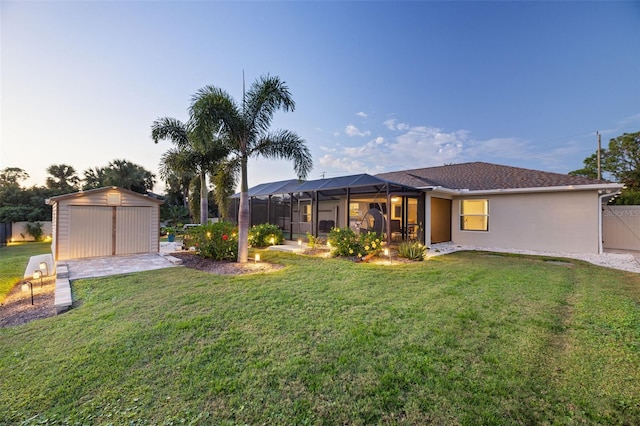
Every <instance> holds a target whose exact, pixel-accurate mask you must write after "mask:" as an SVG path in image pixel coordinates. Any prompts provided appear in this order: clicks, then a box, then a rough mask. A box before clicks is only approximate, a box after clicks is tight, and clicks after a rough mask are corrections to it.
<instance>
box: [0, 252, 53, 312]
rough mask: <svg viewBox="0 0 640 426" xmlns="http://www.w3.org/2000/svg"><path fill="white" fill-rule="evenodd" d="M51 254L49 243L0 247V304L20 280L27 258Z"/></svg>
mask: <svg viewBox="0 0 640 426" xmlns="http://www.w3.org/2000/svg"><path fill="white" fill-rule="evenodd" d="M49 252H51V241H49V242H45V243H11V244H9V245H8V246H5V247H0V303H2V302H4V300H5V298H6V297H7V294H9V292H10V291H11V289H12V288H13V286H14V285H15V284H16V283H17V282H18V281H20V280H21V279H22V277H23V276H24V270H25V269H26V268H27V264H28V263H29V258H30V257H31V256H35V255H38V254H45V253H49Z"/></svg>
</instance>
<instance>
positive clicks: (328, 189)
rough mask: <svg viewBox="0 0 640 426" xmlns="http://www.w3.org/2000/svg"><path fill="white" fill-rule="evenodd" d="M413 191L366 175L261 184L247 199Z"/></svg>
mask: <svg viewBox="0 0 640 426" xmlns="http://www.w3.org/2000/svg"><path fill="white" fill-rule="evenodd" d="M387 187H388V188H389V191H391V192H396V191H402V192H406V191H415V188H412V187H410V186H406V185H401V184H399V183H395V182H391V181H388V180H385V179H381V178H379V177H376V176H371V175H368V174H366V173H363V174H359V175H351V176H339V177H334V178H327V179H316V180H309V181H306V182H300V181H298V180H295V179H292V180H287V181H281V182H271V183H263V184H261V185H257V186H254V187H253V188H250V189H249V197H259V196H268V195H278V194H289V193H299V192H318V193H319V194H322V195H325V196H332V195H334V196H335V195H343V194H346V193H347V188H349V191H350V193H351V194H364V193H370V192H380V191H382V190H384V191H386V190H387ZM239 197H240V194H235V195H234V196H233V198H239Z"/></svg>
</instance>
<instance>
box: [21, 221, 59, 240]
mask: <svg viewBox="0 0 640 426" xmlns="http://www.w3.org/2000/svg"><path fill="white" fill-rule="evenodd" d="M36 222H38V223H41V224H42V235H43V237H44V238H47V237H51V235H52V233H51V232H52V229H51V226H52V222H50V221H47V220H37V221H36ZM28 223H35V222H13V223H12V224H11V241H35V239H34V238H33V237H32V236H31V235H30V234H29V233H28V232H27V224H28Z"/></svg>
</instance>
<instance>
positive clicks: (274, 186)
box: [233, 179, 301, 198]
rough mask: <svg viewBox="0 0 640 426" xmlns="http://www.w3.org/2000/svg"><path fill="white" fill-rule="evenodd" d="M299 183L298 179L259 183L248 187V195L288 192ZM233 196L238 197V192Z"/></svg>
mask: <svg viewBox="0 0 640 426" xmlns="http://www.w3.org/2000/svg"><path fill="white" fill-rule="evenodd" d="M300 183H301V181H299V180H298V179H290V180H282V181H279V182H268V183H261V184H260V185H256V186H254V187H252V188H249V197H260V196H267V195H275V194H288V193H290V192H294V190H295V188H297V187H298V186H300ZM233 198H240V194H235V195H233Z"/></svg>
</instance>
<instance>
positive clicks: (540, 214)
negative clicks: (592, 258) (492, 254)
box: [451, 191, 600, 253]
mask: <svg viewBox="0 0 640 426" xmlns="http://www.w3.org/2000/svg"><path fill="white" fill-rule="evenodd" d="M462 199H488V200H489V231H488V232H483V231H461V230H460V216H459V215H460V200H462ZM599 214H600V209H599V200H598V193H597V191H575V192H545V193H527V194H506V195H503V194H501V195H487V196H474V197H460V196H457V197H454V201H453V203H452V214H451V216H452V226H451V239H452V241H453V242H454V243H456V244H461V245H473V246H478V247H499V248H505V249H509V248H511V249H524V250H537V251H553V252H571V253H598V238H599V233H598V232H599V231H598V226H599V222H598V215H599Z"/></svg>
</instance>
